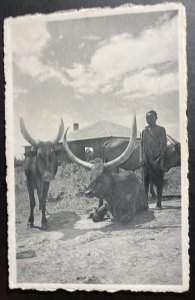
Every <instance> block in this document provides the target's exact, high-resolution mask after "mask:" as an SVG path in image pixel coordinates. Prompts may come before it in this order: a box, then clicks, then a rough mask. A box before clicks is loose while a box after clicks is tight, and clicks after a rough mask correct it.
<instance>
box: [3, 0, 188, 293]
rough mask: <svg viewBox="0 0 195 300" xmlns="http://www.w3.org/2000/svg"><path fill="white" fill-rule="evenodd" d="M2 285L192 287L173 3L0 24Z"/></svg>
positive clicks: (181, 15) (180, 30)
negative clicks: (0, 42)
mask: <svg viewBox="0 0 195 300" xmlns="http://www.w3.org/2000/svg"><path fill="white" fill-rule="evenodd" d="M4 44H5V49H4V50H5V61H4V63H5V78H6V100H5V105H6V159H7V185H8V192H7V201H8V217H9V222H8V247H9V254H8V262H9V287H10V288H22V289H38V290H56V289H58V288H62V289H66V290H78V289H81V290H86V291H90V290H99V291H101V290H104V291H109V292H114V291H119V290H131V291H154V292H156V291H162V292H166V291H173V292H183V291H186V290H188V285H189V258H188V242H189V241H188V179H187V173H188V166H187V161H188V148H187V129H186V128H187V117H186V101H187V92H186V82H187V75H186V74H187V73H186V51H185V45H186V21H185V9H184V7H183V6H182V5H181V4H173V3H172V4H170V3H169V4H161V5H154V6H127V5H126V6H123V7H118V8H114V9H111V8H104V9H101V8H96V9H86V10H84V9H83V10H75V11H70V12H59V13H53V14H48V15H41V14H37V15H28V16H23V17H17V18H8V19H6V20H5V24H4Z"/></svg>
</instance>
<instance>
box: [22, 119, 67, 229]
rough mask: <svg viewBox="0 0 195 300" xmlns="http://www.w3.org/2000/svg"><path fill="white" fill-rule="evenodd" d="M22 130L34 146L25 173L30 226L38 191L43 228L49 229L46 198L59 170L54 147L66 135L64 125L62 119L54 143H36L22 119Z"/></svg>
mask: <svg viewBox="0 0 195 300" xmlns="http://www.w3.org/2000/svg"><path fill="white" fill-rule="evenodd" d="M20 130H21V133H22V135H23V137H24V139H25V140H26V141H27V142H28V143H29V144H30V145H31V146H32V147H31V150H30V151H29V152H27V153H26V154H25V161H24V171H25V175H26V179H27V188H28V194H29V198H30V216H29V219H28V225H29V226H30V227H33V226H34V208H35V204H36V203H35V197H34V190H35V189H36V190H37V194H38V198H39V208H40V209H41V210H42V228H43V229H47V219H46V216H45V210H46V198H47V193H48V190H49V185H50V181H51V180H53V179H54V177H55V174H56V172H57V169H58V154H57V152H56V150H55V147H54V145H55V144H56V143H58V142H59V141H60V139H61V138H62V136H63V134H64V123H63V120H62V119H61V124H60V127H59V131H58V134H57V136H56V138H55V139H54V140H53V141H50V142H42V141H36V140H35V139H33V138H32V137H31V136H30V134H29V133H28V131H27V129H26V127H25V124H24V121H23V118H22V117H20Z"/></svg>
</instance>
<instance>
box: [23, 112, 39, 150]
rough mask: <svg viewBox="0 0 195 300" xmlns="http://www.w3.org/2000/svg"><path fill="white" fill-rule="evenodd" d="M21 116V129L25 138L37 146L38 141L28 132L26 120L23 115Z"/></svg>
mask: <svg viewBox="0 0 195 300" xmlns="http://www.w3.org/2000/svg"><path fill="white" fill-rule="evenodd" d="M19 118H20V131H21V133H22V136H23V138H24V139H25V140H26V141H27V142H28V143H29V144H31V145H32V146H36V145H37V141H36V140H35V139H33V138H32V137H31V136H30V134H29V133H28V131H27V129H26V126H25V124H24V120H23V118H22V117H21V116H19Z"/></svg>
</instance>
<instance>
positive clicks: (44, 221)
mask: <svg viewBox="0 0 195 300" xmlns="http://www.w3.org/2000/svg"><path fill="white" fill-rule="evenodd" d="M48 190H49V183H48V182H46V183H44V185H43V189H42V220H41V223H42V229H44V230H45V229H47V228H48V221H47V218H46V216H45V211H46V199H47V193H48Z"/></svg>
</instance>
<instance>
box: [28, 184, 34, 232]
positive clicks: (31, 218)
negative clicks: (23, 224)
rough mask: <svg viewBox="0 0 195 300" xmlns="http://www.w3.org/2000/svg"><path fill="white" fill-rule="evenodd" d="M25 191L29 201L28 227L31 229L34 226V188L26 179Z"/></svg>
mask: <svg viewBox="0 0 195 300" xmlns="http://www.w3.org/2000/svg"><path fill="white" fill-rule="evenodd" d="M27 189H28V194H29V199H30V216H29V219H28V226H30V227H33V226H34V208H35V205H36V202H35V196H34V187H33V186H32V183H31V182H30V181H29V180H28V179H27Z"/></svg>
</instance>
